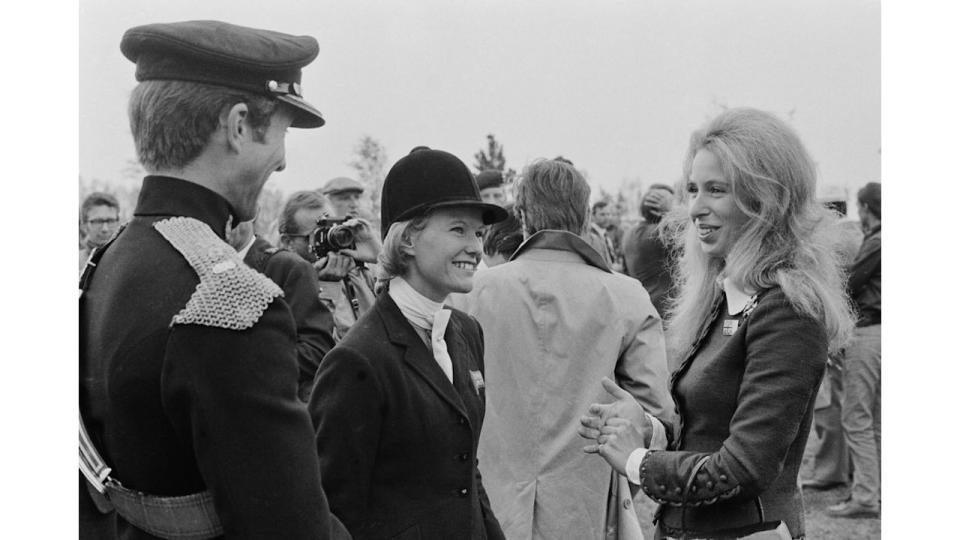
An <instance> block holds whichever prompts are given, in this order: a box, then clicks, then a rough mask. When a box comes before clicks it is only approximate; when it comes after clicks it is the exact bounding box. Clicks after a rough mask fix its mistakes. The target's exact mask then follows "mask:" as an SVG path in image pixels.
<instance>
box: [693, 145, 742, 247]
mask: <svg viewBox="0 0 960 540" xmlns="http://www.w3.org/2000/svg"><path fill="white" fill-rule="evenodd" d="M731 188H732V186H731V185H730V181H729V180H727V179H726V178H724V176H723V171H722V170H721V167H720V160H718V159H717V156H715V155H714V154H713V153H712V152H710V151H708V150H700V151H698V152H697V154H696V155H695V156H694V157H693V164H692V166H691V170H690V178H689V180H688V182H687V188H686V190H687V204H688V205H689V210H690V219H691V220H693V225H694V227H695V228H696V231H697V238H698V239H699V240H700V248H701V249H702V250H703V252H704V253H706V254H707V255H708V256H710V257H720V258H723V257H726V256H727V254H729V253H730V249H731V248H732V247H733V245H734V244H735V243H736V241H737V239H738V238H739V237H740V232H741V230H742V229H743V226H744V225H745V224H746V222H747V215H746V214H744V213H743V211H741V210H740V207H738V206H737V203H736V201H735V200H734V198H733V193H732V189H731Z"/></svg>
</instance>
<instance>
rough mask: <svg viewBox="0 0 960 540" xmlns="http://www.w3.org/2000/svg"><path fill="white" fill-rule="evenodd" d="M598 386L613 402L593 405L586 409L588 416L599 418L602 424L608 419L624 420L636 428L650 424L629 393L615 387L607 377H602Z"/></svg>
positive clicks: (615, 384) (641, 408) (640, 407)
mask: <svg viewBox="0 0 960 540" xmlns="http://www.w3.org/2000/svg"><path fill="white" fill-rule="evenodd" d="M600 384H601V385H602V386H603V389H604V390H605V391H606V392H607V394H609V395H610V396H611V397H613V398H614V400H615V401H614V402H613V403H606V404H602V403H594V404H592V405H590V408H589V409H587V412H588V414H590V415H593V416H598V417H600V418H601V419H602V420H603V422H604V423H606V421H607V420H609V419H610V418H625V419H627V420H629V421H630V422H631V423H632V424H634V425H636V426H645V425H649V424H650V421H649V420H648V419H647V415H646V412H645V411H644V410H643V407H642V406H641V405H640V404H639V403H637V399H636V398H634V397H633V396H632V395H631V394H630V392H627V391H626V390H624V389H623V388H620V387H619V386H617V383H615V382H613V381H612V380H611V379H610V378H609V377H604V378H603V380H602V381H600Z"/></svg>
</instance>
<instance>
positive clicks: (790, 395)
mask: <svg viewBox="0 0 960 540" xmlns="http://www.w3.org/2000/svg"><path fill="white" fill-rule="evenodd" d="M721 299H722V297H721ZM729 319H736V320H737V321H738V322H739V326H738V329H737V330H736V331H735V332H734V333H733V335H731V336H724V335H723V322H724V321H725V320H729ZM826 360H827V337H826V332H825V330H824V327H823V324H822V323H820V322H819V321H816V320H814V319H811V318H809V317H806V316H803V315H800V314H799V313H797V311H796V310H795V309H794V308H793V307H792V306H791V305H790V303H789V301H788V300H787V298H786V296H785V295H784V293H783V291H781V290H780V289H779V288H774V289H769V290H767V291H765V292H762V293H761V294H760V295H759V296H758V298H757V301H756V305H755V307H754V308H753V309H752V310H751V309H750V308H749V307H748V309H747V310H745V312H744V314H741V316H738V317H731V316H728V315H727V309H726V302H725V301H720V302H718V303H717V305H716V306H715V311H714V317H713V319H712V323H711V324H709V325H707V327H706V328H704V329H703V332H702V334H701V336H700V339H699V340H698V341H697V343H696V345H695V346H694V350H693V352H691V353H690V354H689V355H688V356H687V357H686V358H685V359H684V360H683V362H682V363H681V364H680V367H679V368H678V369H677V371H676V372H674V374H673V377H672V381H671V391H672V393H673V396H674V400H675V401H676V402H677V408H678V411H679V413H680V427H679V430H678V436H677V438H676V440H674V442H673V444H672V446H671V450H674V451H661V452H657V451H652V452H648V453H647V454H646V456H645V457H644V459H643V461H642V462H641V464H640V480H641V487H642V489H643V491H644V492H645V493H646V494H647V495H648V496H650V497H651V498H652V499H654V500H655V501H657V502H659V503H661V504H662V505H663V506H662V507H661V508H662V515H661V520H660V524H659V526H660V530H661V531H662V532H665V533H667V534H669V535H671V536H677V535H678V534H679V529H680V518H681V516H680V514H681V508H680V502H681V500H682V499H681V497H682V493H683V488H684V486H685V485H686V481H687V478H688V477H689V476H690V472H691V470H692V469H693V467H694V465H695V464H696V463H697V461H698V460H699V459H700V458H701V457H703V456H709V459H708V461H707V462H706V464H705V466H704V467H703V469H701V472H700V473H699V474H698V476H697V478H696V479H695V481H694V484H693V489H692V490H691V493H690V496H689V499H688V505H687V521H686V523H687V529H688V531H693V532H700V533H711V532H716V531H717V530H720V529H724V528H730V527H739V526H746V525H752V524H755V523H757V519H758V516H757V510H756V506H755V502H754V500H755V497H757V496H759V497H760V500H761V502H762V504H763V510H764V513H765V519H766V520H767V521H777V520H782V521H784V522H785V523H786V524H787V527H789V528H790V532H791V534H793V535H794V536H795V537H796V536H800V535H803V534H804V523H803V501H802V498H801V494H800V490H799V488H798V487H797V474H798V472H799V469H800V463H801V460H802V458H803V450H804V447H805V446H806V443H807V436H808V435H809V433H810V422H811V420H812V418H813V402H814V400H815V399H816V395H817V389H818V387H819V385H820V380H821V379H822V377H823V372H824V368H825V366H826Z"/></svg>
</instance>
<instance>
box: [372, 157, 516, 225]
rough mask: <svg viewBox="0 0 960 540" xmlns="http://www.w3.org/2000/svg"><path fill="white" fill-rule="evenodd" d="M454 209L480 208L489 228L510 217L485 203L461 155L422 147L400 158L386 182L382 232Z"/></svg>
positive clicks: (384, 182) (501, 210)
mask: <svg viewBox="0 0 960 540" xmlns="http://www.w3.org/2000/svg"><path fill="white" fill-rule="evenodd" d="M450 206H469V207H472V208H479V209H480V210H482V211H483V223H484V224H487V225H489V224H490V223H496V222H498V221H503V220H504V219H506V217H507V211H506V210H504V209H503V208H500V207H499V206H497V205H495V204H487V203H485V202H483V199H481V198H480V190H479V189H478V188H477V182H476V180H474V178H473V174H472V173H471V172H470V169H468V168H467V166H466V165H464V163H463V162H462V161H460V159H459V158H458V157H457V156H455V155H453V154H451V153H449V152H444V151H443V150H431V149H430V148H427V147H420V146H418V147H416V148H414V149H413V150H411V151H410V153H409V154H407V155H406V156H404V157H402V158H400V160H399V161H397V162H396V163H395V164H394V165H393V167H391V168H390V171H389V172H388V173H387V177H386V179H384V181H383V190H382V192H381V196H380V233H381V235H382V236H383V237H386V236H387V231H388V230H390V225H392V224H394V223H395V222H397V221H406V220H408V219H413V218H415V217H417V216H422V215H424V214H426V213H427V212H429V211H430V210H433V209H434V208H440V207H450Z"/></svg>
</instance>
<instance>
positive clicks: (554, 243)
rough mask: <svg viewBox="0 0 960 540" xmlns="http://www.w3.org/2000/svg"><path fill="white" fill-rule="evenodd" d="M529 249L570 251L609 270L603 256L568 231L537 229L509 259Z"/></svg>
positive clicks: (594, 264) (596, 265) (605, 270)
mask: <svg viewBox="0 0 960 540" xmlns="http://www.w3.org/2000/svg"><path fill="white" fill-rule="evenodd" d="M531 249H555V250H559V251H570V252H573V253H576V254H577V255H579V256H580V258H582V259H583V260H584V262H586V263H587V264H589V265H590V266H595V267H597V268H599V269H600V270H603V271H604V272H609V273H612V272H611V271H610V268H609V267H608V266H607V263H605V262H603V257H601V256H600V254H599V253H597V250H595V249H593V248H592V247H591V246H590V244H588V243H587V242H586V241H585V240H584V239H583V238H580V237H579V236H577V235H575V234H573V233H572V232H568V231H552V230H544V231H538V232H536V233H534V234H533V236H531V237H530V238H527V239H526V240H524V242H523V243H522V244H520V247H518V248H517V251H515V252H514V254H513V256H511V257H510V260H511V261H512V260H514V259H516V258H518V257H520V255H521V254H522V253H524V252H526V251H529V250H531Z"/></svg>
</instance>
